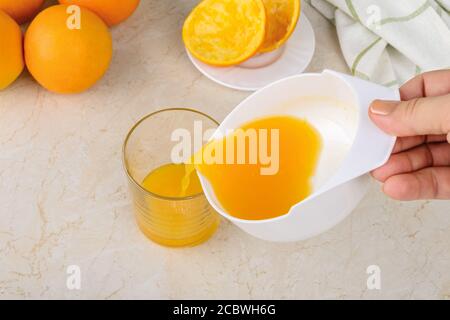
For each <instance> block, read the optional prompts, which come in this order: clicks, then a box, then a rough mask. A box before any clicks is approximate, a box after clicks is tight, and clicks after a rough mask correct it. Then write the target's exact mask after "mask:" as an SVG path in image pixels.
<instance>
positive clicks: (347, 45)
mask: <svg viewBox="0 0 450 320" xmlns="http://www.w3.org/2000/svg"><path fill="white" fill-rule="evenodd" d="M306 1H307V2H309V3H310V4H311V5H312V6H313V7H315V8H316V9H317V10H318V11H320V12H321V13H322V14H323V15H324V16H325V17H327V18H328V19H329V20H330V21H332V22H333V23H334V24H335V25H336V30H337V34H338V38H339V43H340V46H341V49H342V53H343V55H344V58H345V60H346V62H347V64H348V66H349V67H350V70H351V72H352V74H354V75H356V76H359V77H361V78H363V79H366V80H371V81H374V82H377V83H380V84H383V85H386V86H391V87H397V86H400V85H401V84H403V83H404V82H405V81H407V80H409V79H410V78H412V77H413V76H414V75H416V74H418V73H421V72H424V71H430V70H437V69H447V68H450V0H306Z"/></svg>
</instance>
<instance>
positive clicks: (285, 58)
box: [186, 13, 316, 91]
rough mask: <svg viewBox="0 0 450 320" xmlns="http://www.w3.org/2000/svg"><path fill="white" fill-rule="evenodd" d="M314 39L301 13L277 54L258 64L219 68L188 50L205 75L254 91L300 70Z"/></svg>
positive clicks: (223, 83)
mask: <svg viewBox="0 0 450 320" xmlns="http://www.w3.org/2000/svg"><path fill="white" fill-rule="evenodd" d="M315 45H316V41H315V37H314V31H313V28H312V26H311V23H310V22H309V20H308V18H307V17H306V15H305V14H304V13H302V14H301V17H300V20H299V23H298V24H297V27H296V29H295V31H294V32H293V34H292V36H291V38H290V39H289V40H288V41H287V43H286V44H285V47H284V50H283V53H282V55H281V56H280V58H278V60H277V61H275V62H274V63H272V64H270V65H268V66H265V67H260V68H255V69H251V68H243V67H239V66H234V67H227V68H219V67H213V66H209V65H207V64H205V63H203V62H201V61H199V60H197V59H196V58H194V57H193V56H192V55H191V54H190V53H189V51H188V50H186V51H187V54H188V56H189V59H190V60H191V61H192V63H193V64H194V66H195V67H196V68H197V69H198V70H199V71H200V72H201V73H202V74H203V75H205V76H206V77H207V78H209V79H211V80H212V81H214V82H217V83H219V84H221V85H223V86H225V87H229V88H232V89H237V90H244V91H256V90H258V89H260V88H262V87H265V86H266V85H268V84H270V83H272V82H274V81H277V80H280V79H283V78H286V77H289V76H293V75H296V74H299V73H301V72H303V71H304V70H305V69H306V67H307V66H308V65H309V63H310V62H311V59H312V57H313V54H314V49H315Z"/></svg>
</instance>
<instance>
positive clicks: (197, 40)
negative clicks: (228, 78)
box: [183, 0, 266, 67]
mask: <svg viewBox="0 0 450 320" xmlns="http://www.w3.org/2000/svg"><path fill="white" fill-rule="evenodd" d="M265 33H266V10H265V7H264V4H263V1H262V0H204V1H202V2H201V3H200V4H199V5H198V6H197V7H196V8H195V9H194V10H193V11H192V12H191V14H190V15H189V17H188V18H187V19H186V21H185V23H184V26H183V41H184V43H185V45H186V48H187V49H188V50H189V52H190V53H191V54H192V55H193V56H194V57H196V58H197V59H198V60H200V61H202V62H204V63H207V64H210V65H213V66H219V67H226V66H231V65H236V64H239V63H241V62H243V61H245V60H247V59H248V58H250V57H251V56H253V55H254V54H255V53H256V52H258V50H259V49H260V47H261V45H262V43H263V41H264V39H265Z"/></svg>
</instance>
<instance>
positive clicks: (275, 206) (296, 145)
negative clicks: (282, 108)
mask: <svg viewBox="0 0 450 320" xmlns="http://www.w3.org/2000/svg"><path fill="white" fill-rule="evenodd" d="M240 129H242V130H243V131H244V132H246V133H247V132H251V131H253V132H263V130H266V134H265V135H257V136H256V137H257V138H256V139H257V140H258V141H257V144H256V145H257V149H258V150H257V151H258V152H257V153H258V154H257V157H255V156H253V157H252V156H251V150H250V147H251V139H252V138H253V140H254V139H255V135H253V136H252V135H250V134H249V135H248V136H247V137H245V144H244V150H243V151H244V152H245V160H246V161H245V163H239V161H238V155H239V152H242V150H241V148H239V141H238V140H239V139H240V138H242V135H241V136H240V137H239V135H238V134H237V132H238V131H236V130H235V131H234V132H233V133H231V134H229V135H227V136H226V137H224V138H222V139H219V140H214V141H212V142H211V143H210V144H208V145H206V146H205V147H204V148H203V151H202V155H203V162H201V163H200V164H197V165H196V168H197V170H198V171H199V172H200V173H201V174H202V175H203V176H204V177H205V178H206V179H207V180H208V181H209V183H210V184H211V186H212V188H213V190H214V193H215V195H216V197H217V200H218V201H219V202H220V204H221V205H222V207H223V209H225V211H226V212H228V213H229V214H230V215H232V216H234V217H237V218H241V219H246V220H261V219H269V218H274V217H278V216H281V215H284V214H286V213H288V211H289V209H290V208H291V207H292V206H293V205H294V204H296V203H298V202H300V201H302V200H303V199H305V198H306V197H308V196H309V195H310V194H311V192H312V177H313V175H314V172H315V169H316V166H317V162H318V159H319V155H320V150H321V138H320V135H319V133H318V132H317V131H316V130H315V128H314V127H312V126H311V125H310V124H309V123H308V122H306V121H304V120H302V119H299V118H295V117H291V116H272V117H267V118H262V119H258V120H255V121H252V122H249V123H247V124H245V125H243V126H241V128H240ZM269 132H270V133H273V132H277V133H278V135H272V134H269ZM275 139H276V140H277V141H274V140H275ZM241 142H242V141H241ZM265 142H266V145H265V146H264V143H265ZM273 142H277V144H274V143H273ZM230 145H231V148H230ZM242 145H243V144H241V146H242ZM274 145H276V148H275V147H274ZM263 149H264V150H263ZM229 150H234V151H233V152H231V154H230V151H229ZM261 151H263V152H261ZM218 153H220V154H221V155H226V156H223V158H226V159H224V161H223V163H217V162H216V163H207V162H206V161H205V158H207V157H210V156H211V155H212V156H217V154H218ZM269 156H270V157H271V158H272V160H277V161H278V163H277V165H276V166H274V168H275V169H276V170H267V169H268V167H269V166H268V162H267V159H269V158H270V157H269ZM275 156H276V157H275ZM217 158H218V157H216V159H217ZM229 160H234V161H229ZM241 160H242V159H241ZM241 162H242V161H241ZM265 169H266V171H264V170H265ZM270 171H272V172H270Z"/></svg>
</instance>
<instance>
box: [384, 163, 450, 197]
mask: <svg viewBox="0 0 450 320" xmlns="http://www.w3.org/2000/svg"><path fill="white" fill-rule="evenodd" d="M383 191H384V193H386V195H388V196H390V197H391V198H393V199H396V200H404V201H409V200H421V199H450V168H449V167H433V168H426V169H422V170H419V171H417V172H414V173H406V174H400V175H395V176H392V177H390V178H389V179H387V180H386V182H385V183H384V185H383Z"/></svg>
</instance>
